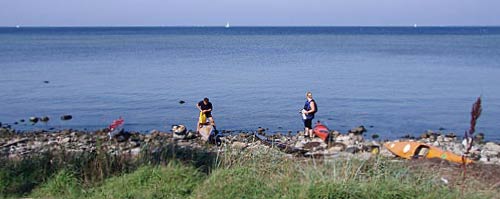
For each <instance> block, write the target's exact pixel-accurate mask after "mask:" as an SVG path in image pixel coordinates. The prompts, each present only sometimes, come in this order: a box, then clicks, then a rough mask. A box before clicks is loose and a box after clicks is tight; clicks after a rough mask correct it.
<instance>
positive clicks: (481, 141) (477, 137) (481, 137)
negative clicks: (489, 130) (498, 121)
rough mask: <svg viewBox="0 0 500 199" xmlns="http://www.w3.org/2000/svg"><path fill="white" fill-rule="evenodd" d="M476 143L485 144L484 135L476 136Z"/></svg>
mask: <svg viewBox="0 0 500 199" xmlns="http://www.w3.org/2000/svg"><path fill="white" fill-rule="evenodd" d="M474 141H476V142H478V143H483V142H484V133H478V134H477V135H475V136H474Z"/></svg>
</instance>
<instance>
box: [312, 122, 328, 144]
mask: <svg viewBox="0 0 500 199" xmlns="http://www.w3.org/2000/svg"><path fill="white" fill-rule="evenodd" d="M313 131H314V134H315V135H316V136H318V137H320V138H321V139H322V140H323V141H325V142H327V140H328V136H329V135H330V130H328V127H326V126H325V125H324V124H322V123H321V122H319V121H318V122H316V125H315V126H314V129H313Z"/></svg>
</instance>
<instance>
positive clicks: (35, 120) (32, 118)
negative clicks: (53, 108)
mask: <svg viewBox="0 0 500 199" xmlns="http://www.w3.org/2000/svg"><path fill="white" fill-rule="evenodd" d="M29 120H30V122H32V123H37V122H38V120H39V118H38V117H30V118H29Z"/></svg>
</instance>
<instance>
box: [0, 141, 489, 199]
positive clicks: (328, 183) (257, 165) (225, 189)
mask: <svg viewBox="0 0 500 199" xmlns="http://www.w3.org/2000/svg"><path fill="white" fill-rule="evenodd" d="M169 147H171V146H169ZM182 153H183V154H186V151H183V152H182ZM160 154H162V155H161V156H166V155H168V154H170V155H171V154H172V153H160ZM193 154H194V153H193ZM176 157H179V156H178V155H176ZM182 157H183V158H186V157H187V156H182ZM199 157H205V158H212V159H211V160H210V161H196V162H190V161H185V160H186V159H183V160H184V161H182V162H180V161H178V160H175V159H171V158H166V157H156V158H155V159H162V160H164V161H160V162H151V161H149V162H145V161H142V162H140V163H138V164H137V169H135V170H130V172H122V173H119V174H117V175H115V176H110V177H107V178H106V179H104V180H102V181H96V182H95V183H88V181H86V180H85V179H88V177H86V178H84V177H82V176H83V175H81V174H80V173H79V170H71V167H66V168H64V169H60V170H58V171H57V172H53V174H52V175H50V176H51V177H50V178H48V179H46V180H44V181H43V182H41V183H39V184H36V185H35V186H34V187H35V188H34V189H32V190H30V191H27V192H24V194H22V195H25V196H26V195H28V196H29V197H34V198H439V199H444V198H462V197H464V198H494V196H496V195H495V194H498V193H499V190H481V192H476V190H474V189H467V190H465V191H464V193H463V194H462V193H461V190H460V188H459V187H458V186H450V185H446V184H444V183H443V182H442V181H441V180H440V178H439V176H437V175H434V174H433V173H431V172H426V171H420V170H415V169H410V168H408V167H407V166H406V165H405V164H404V163H401V162H392V161H390V160H387V159H384V158H380V157H374V158H371V159H369V160H358V159H347V160H346V159H334V160H322V159H290V158H286V157H284V156H283V154H281V153H279V152H277V151H275V150H273V149H267V148H259V147H257V148H253V149H247V150H246V151H231V150H227V151H226V153H224V154H219V155H214V156H212V155H202V156H196V157H195V158H194V159H197V158H199ZM167 160H168V161H167ZM200 162H207V163H209V162H210V163H213V165H200ZM206 168H210V169H209V170H208V171H207V170H206ZM3 169H5V167H4V168H3ZM0 171H4V170H0ZM80 172H81V171H80ZM95 173H99V172H95ZM457 175H459V174H457ZM3 181H5V180H4V179H0V185H1V184H2V182H3ZM5 193H6V192H5V190H4V192H3V194H4V196H9V194H5ZM10 196H16V195H12V194H10Z"/></svg>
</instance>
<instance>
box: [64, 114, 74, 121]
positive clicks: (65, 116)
mask: <svg viewBox="0 0 500 199" xmlns="http://www.w3.org/2000/svg"><path fill="white" fill-rule="evenodd" d="M71 119H73V116H72V115H63V116H61V120H63V121H65V120H71Z"/></svg>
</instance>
